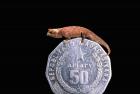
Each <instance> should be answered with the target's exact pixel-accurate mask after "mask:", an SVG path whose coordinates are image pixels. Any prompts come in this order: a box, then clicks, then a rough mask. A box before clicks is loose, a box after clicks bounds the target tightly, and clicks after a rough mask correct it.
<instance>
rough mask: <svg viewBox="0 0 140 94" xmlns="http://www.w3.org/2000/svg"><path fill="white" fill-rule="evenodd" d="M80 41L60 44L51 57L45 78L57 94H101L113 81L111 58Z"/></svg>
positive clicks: (98, 48) (89, 42)
mask: <svg viewBox="0 0 140 94" xmlns="http://www.w3.org/2000/svg"><path fill="white" fill-rule="evenodd" d="M80 40H81V39H80V38H75V39H72V40H70V41H69V42H68V43H67V44H64V42H61V43H60V44H59V45H58V46H57V47H56V48H55V49H54V51H52V53H51V54H50V55H49V57H48V64H47V68H46V77H47V79H48V81H49V84H50V87H51V89H52V91H53V92H54V93H55V94H71V93H72V94H102V93H103V92H104V91H105V88H106V87H107V84H108V83H109V80H110V78H111V65H110V59H109V56H108V55H107V54H106V52H105V51H104V50H103V49H102V47H101V46H100V45H99V44H97V43H95V42H93V41H90V40H88V39H85V40H84V43H81V42H80Z"/></svg>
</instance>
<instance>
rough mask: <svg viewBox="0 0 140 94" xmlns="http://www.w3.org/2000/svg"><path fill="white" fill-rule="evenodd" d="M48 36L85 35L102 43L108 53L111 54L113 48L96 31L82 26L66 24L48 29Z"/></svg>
mask: <svg viewBox="0 0 140 94" xmlns="http://www.w3.org/2000/svg"><path fill="white" fill-rule="evenodd" d="M47 36H50V37H53V38H63V37H64V38H66V39H71V38H76V37H83V38H88V39H90V40H92V41H95V42H97V43H99V44H100V45H102V46H104V47H105V48H106V49H107V51H108V52H107V53H108V55H109V54H110V52H111V50H110V47H109V45H108V44H107V43H106V42H105V41H104V40H103V39H102V38H100V37H99V36H97V35H96V34H95V33H94V32H92V31H91V30H89V29H87V28H84V27H80V26H66V27H62V28H55V29H48V33H47Z"/></svg>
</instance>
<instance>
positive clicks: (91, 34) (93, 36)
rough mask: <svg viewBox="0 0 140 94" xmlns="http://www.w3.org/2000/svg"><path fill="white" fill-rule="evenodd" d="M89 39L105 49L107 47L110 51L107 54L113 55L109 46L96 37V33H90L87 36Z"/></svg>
mask: <svg viewBox="0 0 140 94" xmlns="http://www.w3.org/2000/svg"><path fill="white" fill-rule="evenodd" d="M87 38H89V39H90V40H92V41H95V42H97V43H99V44H100V45H102V46H103V47H105V48H106V49H107V51H108V52H107V54H108V55H109V54H110V53H111V50H110V47H109V45H108V44H107V43H106V42H105V41H104V40H103V39H102V38H100V37H99V36H98V35H96V34H95V33H93V32H91V31H90V32H89V33H88V34H87Z"/></svg>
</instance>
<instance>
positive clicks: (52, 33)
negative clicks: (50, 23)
mask: <svg viewBox="0 0 140 94" xmlns="http://www.w3.org/2000/svg"><path fill="white" fill-rule="evenodd" d="M47 36H50V37H53V38H61V35H60V34H59V29H48V33H47Z"/></svg>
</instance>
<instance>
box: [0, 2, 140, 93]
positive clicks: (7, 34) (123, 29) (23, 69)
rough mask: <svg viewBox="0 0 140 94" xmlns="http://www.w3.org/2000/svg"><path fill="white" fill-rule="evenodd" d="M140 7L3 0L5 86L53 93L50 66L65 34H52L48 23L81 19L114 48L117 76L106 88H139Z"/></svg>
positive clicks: (0, 31)
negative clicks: (6, 0) (10, 0)
mask: <svg viewBox="0 0 140 94" xmlns="http://www.w3.org/2000/svg"><path fill="white" fill-rule="evenodd" d="M139 11H140V6H139V4H136V3H127V4H126V3H121V4H118V3H117V4H116V3H113V4H111V3H106V4H99V3H98V4H97V3H81V4H79V3H43V4H41V3H40V4H39V3H38V4H37V3H34V4H30V3H28V4H24V3H20V4H17V3H13V4H3V3H1V5H0V87H1V89H2V90H4V92H7V91H10V92H18V91H19V92H29V91H30V92H32V93H35V92H37V91H39V92H41V93H42V94H43V93H47V94H53V93H52V92H51V89H50V87H49V84H48V82H47V80H46V77H45V68H46V64H47V58H48V55H49V54H50V52H51V51H52V50H53V49H54V48H55V47H56V46H57V45H58V44H59V43H60V42H61V41H62V39H53V38H50V37H47V36H46V33H47V29H48V28H53V27H54V28H56V27H63V26H69V25H79V26H84V27H86V28H89V29H91V30H95V33H96V34H97V35H99V36H100V37H102V38H103V39H104V40H106V41H107V43H108V44H109V45H110V47H111V49H112V53H111V55H110V58H111V63H112V79H111V82H110V83H109V85H108V88H107V89H106V91H105V94H115V93H118V94H124V93H127V92H128V93H138V91H139V84H140V81H139V79H140V77H139V69H140V68H139V53H140V50H139V48H140V46H139V43H140V42H139V39H140V38H139V37H140V35H139V32H140V31H139V30H140V14H139Z"/></svg>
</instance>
